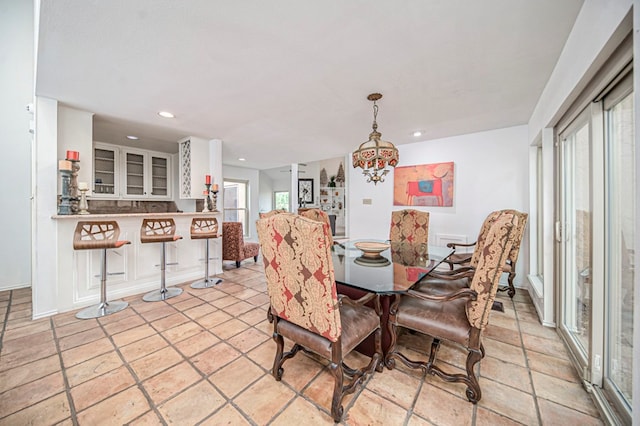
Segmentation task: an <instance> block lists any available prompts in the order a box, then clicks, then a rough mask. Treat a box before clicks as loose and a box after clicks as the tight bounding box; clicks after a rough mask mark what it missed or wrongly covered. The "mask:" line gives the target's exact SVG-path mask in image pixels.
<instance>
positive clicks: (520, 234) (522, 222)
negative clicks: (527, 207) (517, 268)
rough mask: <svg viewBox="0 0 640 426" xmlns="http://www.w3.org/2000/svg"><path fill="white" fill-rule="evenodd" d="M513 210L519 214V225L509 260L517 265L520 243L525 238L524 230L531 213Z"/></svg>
mask: <svg viewBox="0 0 640 426" xmlns="http://www.w3.org/2000/svg"><path fill="white" fill-rule="evenodd" d="M513 212H514V214H515V215H517V216H518V227H517V228H516V230H515V237H514V238H513V247H511V251H510V252H509V258H508V260H509V262H511V264H512V265H515V264H516V262H517V261H518V255H519V254H520V245H521V244H522V238H524V230H525V228H526V227H527V219H528V218H529V215H528V214H527V213H522V212H519V211H516V210H513Z"/></svg>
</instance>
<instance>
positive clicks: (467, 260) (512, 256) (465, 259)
mask: <svg viewBox="0 0 640 426" xmlns="http://www.w3.org/2000/svg"><path fill="white" fill-rule="evenodd" d="M503 214H515V215H516V216H518V226H517V229H516V230H515V236H514V240H513V247H512V248H511V251H510V252H509V256H508V258H507V261H506V262H505V264H504V265H503V268H502V270H503V272H504V273H506V274H508V278H507V282H508V286H506V287H500V288H499V291H508V294H509V297H513V296H514V295H515V293H516V290H515V286H514V283H513V280H514V278H515V276H516V262H517V261H518V254H519V253H520V246H521V244H522V238H523V237H524V231H525V228H526V226H527V219H528V217H529V215H528V214H527V213H522V212H519V211H517V210H513V209H505V210H496V211H494V212H491V213H490V214H489V215H488V216H487V217H486V219H485V220H484V222H483V223H482V226H481V227H480V232H479V234H478V238H477V240H476V241H475V242H473V243H469V244H462V243H449V244H447V247H451V248H453V249H456V248H458V247H475V249H474V251H473V252H472V253H454V254H452V255H451V256H449V258H448V259H446V260H445V261H444V262H445V263H448V264H449V267H450V270H451V271H452V272H451V273H446V272H435V273H433V274H432V277H435V278H438V279H454V280H457V279H459V278H462V277H464V276H467V277H469V278H470V277H472V276H473V273H474V271H475V268H476V267H477V265H478V258H479V257H480V255H481V252H482V248H483V247H484V240H485V238H486V234H487V232H488V230H489V228H490V227H491V225H492V224H493V223H494V222H495V221H496V219H498V218H499V217H500V216H501V215H503ZM456 265H457V268H455V269H454V266H456Z"/></svg>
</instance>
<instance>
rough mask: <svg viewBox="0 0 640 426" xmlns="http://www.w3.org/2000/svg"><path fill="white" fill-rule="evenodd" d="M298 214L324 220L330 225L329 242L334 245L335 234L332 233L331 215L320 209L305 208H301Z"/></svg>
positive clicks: (320, 220) (319, 220)
mask: <svg viewBox="0 0 640 426" xmlns="http://www.w3.org/2000/svg"><path fill="white" fill-rule="evenodd" d="M298 214H299V215H300V216H304V217H306V218H307V219H311V220H315V221H316V222H322V223H326V224H327V225H329V242H330V243H331V245H333V235H331V222H330V221H329V215H328V214H326V213H325V212H323V211H322V210H320V209H304V210H299V211H298Z"/></svg>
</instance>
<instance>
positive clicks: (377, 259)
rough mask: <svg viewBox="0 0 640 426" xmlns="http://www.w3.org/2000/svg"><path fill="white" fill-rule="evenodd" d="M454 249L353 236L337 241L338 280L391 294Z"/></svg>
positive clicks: (334, 257) (408, 285) (405, 287)
mask: <svg viewBox="0 0 640 426" xmlns="http://www.w3.org/2000/svg"><path fill="white" fill-rule="evenodd" d="M384 244H386V246H384ZM356 245H357V246H359V247H361V248H363V249H364V250H366V252H364V251H363V250H361V249H360V248H358V247H356ZM451 253H453V249H450V248H448V247H436V246H431V245H427V244H412V243H396V242H393V243H389V241H382V240H350V241H347V242H345V243H343V244H336V245H334V250H333V251H332V260H333V268H334V271H335V279H336V282H337V283H340V284H344V285H347V286H349V287H353V288H357V289H360V290H364V291H368V292H373V293H377V294H391V293H403V292H406V291H407V290H409V289H410V288H411V287H412V286H413V285H414V284H416V283H417V282H418V281H419V280H420V279H421V278H422V277H424V276H425V275H426V274H428V273H429V272H431V271H432V270H433V269H434V268H436V267H437V266H438V265H439V264H440V263H442V261H443V260H444V259H446V258H447V257H449V256H450V255H451Z"/></svg>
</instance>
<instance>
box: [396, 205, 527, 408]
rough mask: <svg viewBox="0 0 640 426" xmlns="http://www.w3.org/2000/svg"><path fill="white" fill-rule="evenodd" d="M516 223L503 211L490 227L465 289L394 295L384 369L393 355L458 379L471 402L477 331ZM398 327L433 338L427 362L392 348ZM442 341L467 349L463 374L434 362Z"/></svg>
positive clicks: (476, 390) (479, 354)
mask: <svg viewBox="0 0 640 426" xmlns="http://www.w3.org/2000/svg"><path fill="white" fill-rule="evenodd" d="M517 223H518V217H517V216H516V215H514V214H504V215H503V216H501V217H500V218H498V219H497V220H496V221H495V223H494V224H493V225H492V226H491V227H490V229H489V232H488V233H487V236H486V242H485V245H484V249H483V250H482V253H481V255H480V258H479V261H478V267H477V270H476V272H475V273H474V274H473V278H472V280H471V286H470V288H466V287H463V288H460V289H458V290H454V291H451V292H443V293H441V294H438V295H436V294H425V293H422V292H419V291H414V290H410V291H409V294H407V295H406V296H402V297H400V296H398V295H397V296H396V300H395V301H394V303H393V304H392V306H391V310H390V313H389V325H388V327H389V331H390V333H391V335H392V337H391V339H392V340H391V347H390V348H389V351H388V352H387V355H386V357H385V364H386V365H387V367H388V368H389V369H393V368H394V367H395V363H396V359H399V360H400V361H401V362H402V363H403V364H405V365H407V366H408V367H410V368H421V369H423V370H424V371H426V372H427V373H430V374H433V375H436V376H438V377H440V378H442V379H444V380H445V381H447V382H462V383H464V384H465V385H466V386H467V390H466V396H467V399H468V400H469V401H470V402H472V403H474V404H475V403H477V402H478V401H479V400H480V398H481V397H482V392H481V389H480V384H479V383H478V378H477V377H476V375H475V372H474V368H475V365H476V364H477V363H478V362H480V361H481V360H482V358H484V355H485V350H484V346H483V345H482V332H483V330H484V329H485V328H486V326H487V324H488V321H489V314H490V313H491V307H492V305H493V301H494V300H495V296H496V292H497V290H498V282H499V280H500V275H501V274H502V265H504V263H505V261H506V259H507V256H508V254H509V251H510V250H511V247H512V245H513V238H514V232H513V230H514V229H515V227H516V226H517ZM398 327H404V328H407V329H409V330H414V331H417V332H419V333H422V334H425V335H429V336H432V337H433V341H432V344H431V351H430V353H429V358H428V360H427V361H415V360H411V359H409V358H407V357H406V356H405V355H404V354H402V353H400V352H399V351H398V349H397V347H396V343H397V336H398V334H397V329H398ZM442 340H447V341H450V342H453V343H455V344H458V345H461V346H462V347H464V348H465V349H466V350H467V352H468V355H467V361H466V374H450V373H448V372H446V371H444V370H442V369H441V368H440V366H437V365H435V361H436V355H437V353H438V349H439V347H440V342H441V341H442Z"/></svg>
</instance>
